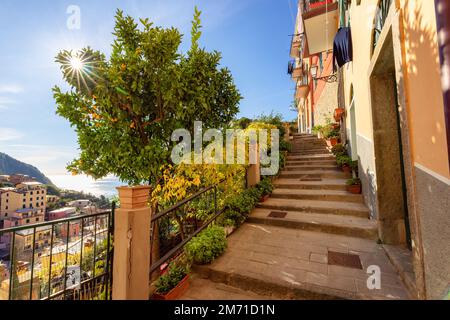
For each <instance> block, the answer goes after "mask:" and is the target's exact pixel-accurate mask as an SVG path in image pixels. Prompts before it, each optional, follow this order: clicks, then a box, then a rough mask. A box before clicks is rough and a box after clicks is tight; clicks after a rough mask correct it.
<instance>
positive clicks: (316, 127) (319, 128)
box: [312, 125, 323, 134]
mask: <svg viewBox="0 0 450 320" xmlns="http://www.w3.org/2000/svg"><path fill="white" fill-rule="evenodd" d="M322 130H323V126H320V125H319V126H314V127H313V128H312V133H314V134H318V133H319V132H321V131H322Z"/></svg>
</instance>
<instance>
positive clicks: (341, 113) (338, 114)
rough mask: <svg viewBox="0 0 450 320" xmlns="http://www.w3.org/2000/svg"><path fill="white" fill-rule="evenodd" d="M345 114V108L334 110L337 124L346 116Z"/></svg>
mask: <svg viewBox="0 0 450 320" xmlns="http://www.w3.org/2000/svg"><path fill="white" fill-rule="evenodd" d="M344 113H345V109H343V108H337V109H334V120H336V122H340V121H341V119H342V117H343V116H344Z"/></svg>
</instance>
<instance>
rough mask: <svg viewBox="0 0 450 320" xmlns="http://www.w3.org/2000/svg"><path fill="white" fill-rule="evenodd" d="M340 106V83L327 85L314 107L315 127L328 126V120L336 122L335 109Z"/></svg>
mask: <svg viewBox="0 0 450 320" xmlns="http://www.w3.org/2000/svg"><path fill="white" fill-rule="evenodd" d="M320 81H321V80H320ZM337 105H338V83H337V82H335V83H327V84H326V85H325V88H324V89H323V92H322V94H321V95H320V98H319V100H318V101H317V102H316V104H315V105H314V125H315V126H317V125H322V126H323V125H325V124H327V118H328V119H330V120H331V121H333V122H334V120H333V114H334V109H336V108H337Z"/></svg>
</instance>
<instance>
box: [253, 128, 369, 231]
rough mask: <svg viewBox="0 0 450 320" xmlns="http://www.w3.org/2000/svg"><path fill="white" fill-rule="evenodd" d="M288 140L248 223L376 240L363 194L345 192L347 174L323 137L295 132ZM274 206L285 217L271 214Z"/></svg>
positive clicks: (349, 176) (348, 176) (348, 175)
mask: <svg viewBox="0 0 450 320" xmlns="http://www.w3.org/2000/svg"><path fill="white" fill-rule="evenodd" d="M292 145H293V148H292V152H291V153H290V155H289V156H288V159H287V162H286V167H285V169H284V170H283V171H282V172H281V174H280V177H279V179H278V180H276V181H275V189H274V192H273V194H272V196H271V198H270V199H269V200H267V201H266V202H264V203H260V204H259V205H258V208H257V209H256V210H255V211H254V212H253V214H252V215H251V216H250V219H249V222H252V223H260V224H265V225H274V226H284V227H290V228H298V229H302V230H311V231H321V232H327V233H334V234H342V235H347V236H356V237H362V238H366V239H372V240H376V238H377V226H376V223H375V222H374V221H370V220H369V211H368V209H367V207H366V206H365V205H364V203H363V197H362V195H355V194H351V193H349V192H347V191H346V181H347V179H349V178H351V175H350V174H348V173H344V172H343V171H342V170H341V169H340V168H339V167H338V166H337V165H336V160H335V158H334V156H333V155H332V154H331V153H330V152H329V150H328V149H327V146H326V143H325V141H323V140H319V139H317V137H315V136H310V135H298V136H294V140H293V144H292ZM275 210H276V211H277V212H283V213H286V216H285V217H284V218H274V217H270V216H269V215H270V213H271V212H272V211H275Z"/></svg>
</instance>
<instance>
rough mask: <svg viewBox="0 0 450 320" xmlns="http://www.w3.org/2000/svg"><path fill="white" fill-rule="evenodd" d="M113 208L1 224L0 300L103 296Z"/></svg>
mask: <svg viewBox="0 0 450 320" xmlns="http://www.w3.org/2000/svg"><path fill="white" fill-rule="evenodd" d="M114 210H115V204H114V203H113V206H112V209H111V210H108V211H103V212H100V213H96V214H89V215H79V216H75V217H70V218H66V219H60V220H54V221H50V222H44V223H38V224H33V225H25V226H17V227H13V228H8V229H2V230H0V243H2V244H4V245H5V244H6V247H7V248H8V247H9V255H8V256H6V257H4V260H3V261H0V300H108V299H111V294H112V292H111V291H112V290H111V289H112V286H111V283H112V272H111V271H112V259H113V249H112V232H113V230H114V218H113V217H114Z"/></svg>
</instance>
